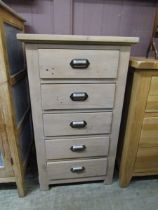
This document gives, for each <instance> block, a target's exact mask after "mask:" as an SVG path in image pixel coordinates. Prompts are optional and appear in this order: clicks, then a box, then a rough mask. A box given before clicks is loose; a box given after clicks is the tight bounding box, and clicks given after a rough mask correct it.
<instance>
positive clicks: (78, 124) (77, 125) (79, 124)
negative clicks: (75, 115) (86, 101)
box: [70, 120, 87, 128]
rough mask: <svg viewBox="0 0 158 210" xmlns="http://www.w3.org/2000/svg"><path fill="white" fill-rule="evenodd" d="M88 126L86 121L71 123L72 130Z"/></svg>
mask: <svg viewBox="0 0 158 210" xmlns="http://www.w3.org/2000/svg"><path fill="white" fill-rule="evenodd" d="M86 125H87V123H86V121H84V120H83V121H72V122H71V123H70V126H71V128H85V127H86Z"/></svg>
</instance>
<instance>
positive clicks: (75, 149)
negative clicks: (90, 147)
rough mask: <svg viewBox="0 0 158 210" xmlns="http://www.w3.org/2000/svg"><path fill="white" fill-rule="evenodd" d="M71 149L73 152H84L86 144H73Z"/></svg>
mask: <svg viewBox="0 0 158 210" xmlns="http://www.w3.org/2000/svg"><path fill="white" fill-rule="evenodd" d="M70 149H71V151H72V152H82V151H84V150H85V149H86V146H85V145H73V146H71V148H70Z"/></svg>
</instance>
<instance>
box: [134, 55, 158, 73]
mask: <svg viewBox="0 0 158 210" xmlns="http://www.w3.org/2000/svg"><path fill="white" fill-rule="evenodd" d="M130 66H131V67H133V68H135V70H141V69H142V70H144V69H147V70H149V71H153V70H158V61H157V60H156V59H152V58H144V57H131V59H130Z"/></svg>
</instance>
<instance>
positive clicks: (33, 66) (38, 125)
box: [26, 45, 48, 190]
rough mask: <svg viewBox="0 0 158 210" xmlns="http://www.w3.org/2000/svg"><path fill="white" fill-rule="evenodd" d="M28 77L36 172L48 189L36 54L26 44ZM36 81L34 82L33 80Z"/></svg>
mask: <svg viewBox="0 0 158 210" xmlns="http://www.w3.org/2000/svg"><path fill="white" fill-rule="evenodd" d="M26 56H27V61H28V62H27V66H28V78H29V84H30V97H31V107H32V117H33V126H34V133H35V144H36V152H37V162H38V172H39V182H40V188H41V189H42V190H47V189H48V178H47V171H46V162H45V157H46V154H45V143H44V141H43V139H44V134H43V119H42V115H41V113H42V107H41V106H40V105H41V93H40V78H39V74H38V54H37V48H36V46H30V45H27V46H26ZM35 81H36V82H35Z"/></svg>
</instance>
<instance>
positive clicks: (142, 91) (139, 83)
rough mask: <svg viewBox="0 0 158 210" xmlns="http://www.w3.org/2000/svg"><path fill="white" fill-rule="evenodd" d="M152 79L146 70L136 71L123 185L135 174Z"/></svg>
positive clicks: (125, 151) (126, 140)
mask: <svg viewBox="0 0 158 210" xmlns="http://www.w3.org/2000/svg"><path fill="white" fill-rule="evenodd" d="M150 80H151V78H150V77H147V73H146V72H142V73H141V74H139V72H135V74H134V78H133V88H132V92H131V100H130V104H129V111H128V118H127V126H126V132H125V137H124V146H123V152H122V157H121V165H120V172H119V181H120V186H121V187H125V186H127V185H128V184H129V182H130V180H131V178H132V175H133V168H134V164H135V159H136V154H137V148H138V145H139V139H140V135H141V128H142V124H141V122H142V120H143V118H144V110H145V106H146V99H147V96H148V91H149V85H150ZM140 96H141V97H140ZM133 113H134V114H133ZM133 131H134V132H133Z"/></svg>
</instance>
